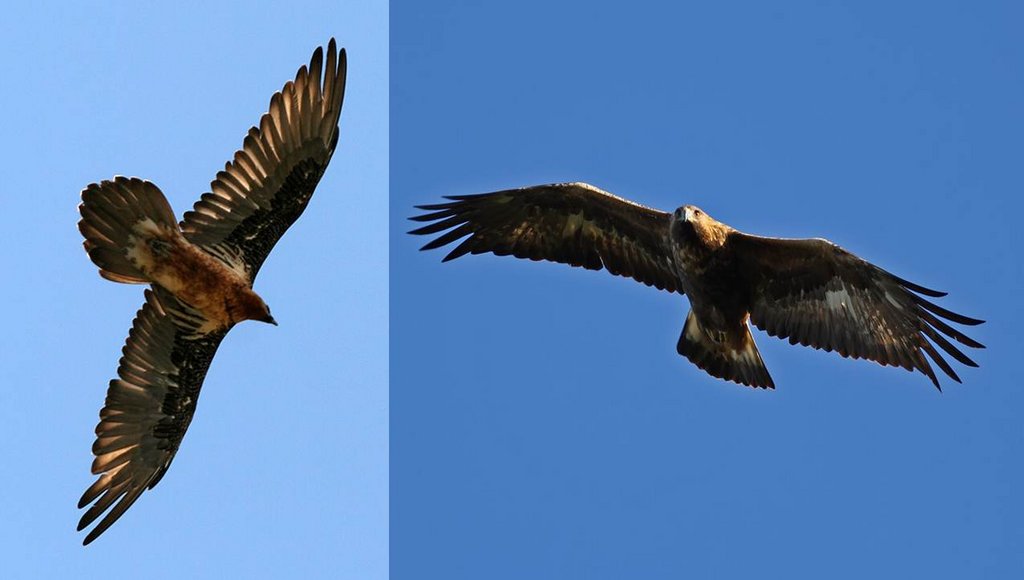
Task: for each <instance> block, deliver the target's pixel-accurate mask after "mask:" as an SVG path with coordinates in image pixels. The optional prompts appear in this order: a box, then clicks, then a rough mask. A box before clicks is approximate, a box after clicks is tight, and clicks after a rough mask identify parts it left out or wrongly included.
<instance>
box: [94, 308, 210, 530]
mask: <svg viewBox="0 0 1024 580" xmlns="http://www.w3.org/2000/svg"><path fill="white" fill-rule="evenodd" d="M203 322H204V320H203V317H202V315H201V314H199V313H198V312H197V311H195V310H193V309H192V308H190V307H188V306H186V305H184V304H182V303H181V302H179V301H178V300H177V299H176V298H174V297H173V296H172V295H171V294H170V293H168V292H167V291H165V290H162V289H159V288H158V289H156V290H146V303H145V304H144V305H143V306H142V309H141V310H139V313H138V315H137V316H136V318H135V322H134V323H133V324H132V329H131V331H130V332H129V334H128V340H127V341H126V343H125V346H124V349H123V350H122V352H123V353H124V356H123V357H122V358H121V362H120V365H119V366H118V368H117V375H118V378H117V379H114V380H112V381H110V387H109V389H108V390H107V400H106V403H105V404H104V406H103V409H102V410H101V411H100V422H99V424H98V425H97V426H96V442H95V443H94V444H93V446H92V451H93V454H94V455H95V456H96V458H95V460H94V461H93V464H92V472H93V473H94V474H97V475H99V478H98V479H97V480H96V482H95V483H93V484H92V486H90V487H89V489H87V490H86V491H85V493H84V494H83V495H82V499H81V500H80V501H79V502H78V507H79V508H84V507H85V506H87V505H89V504H90V503H92V504H93V505H92V506H91V507H90V508H89V510H88V511H86V512H85V514H84V515H83V516H82V519H81V521H79V523H78V529H79V531H81V530H83V529H85V528H86V527H87V526H89V525H91V524H92V523H93V522H94V521H96V519H97V518H99V517H100V516H101V515H103V514H104V512H106V516H104V517H103V519H102V520H100V523H99V524H98V525H97V526H96V527H95V528H93V529H92V530H91V531H90V532H89V534H88V535H87V536H86V537H85V542H84V543H85V544H89V543H90V542H92V541H93V540H95V539H96V538H97V537H98V536H99V535H100V534H102V533H103V532H104V531H105V530H106V529H107V528H109V527H110V526H111V524H113V523H114V522H116V521H117V520H118V518H120V517H121V516H122V515H123V514H124V512H125V511H126V510H127V509H128V508H129V507H131V506H132V504H133V503H135V500H137V499H139V496H140V495H142V492H144V491H146V490H147V489H152V488H153V486H155V485H156V484H157V483H158V482H159V481H160V478H161V477H163V475H164V473H165V472H166V471H167V468H168V467H169V466H170V465H171V461H172V460H173V459H174V454H175V453H177V451H178V446H179V445H180V444H181V439H182V437H184V436H185V430H187V429H188V426H189V423H191V422H192V415H193V414H194V413H195V409H196V401H197V400H198V398H199V389H200V387H202V385H203V379H204V378H205V377H206V371H207V369H209V367H210V361H211V360H213V355H214V353H216V352H217V347H218V346H219V345H220V342H221V340H222V339H223V338H224V335H225V334H227V331H223V330H222V331H218V332H216V333H212V334H199V333H198V329H199V327H200V326H201V325H202V324H203ZM94 502H95V503H94ZM107 510H110V511H109V512H108V511H107Z"/></svg>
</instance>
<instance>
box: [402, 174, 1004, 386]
mask: <svg viewBox="0 0 1024 580" xmlns="http://www.w3.org/2000/svg"><path fill="white" fill-rule="evenodd" d="M446 199H448V200H449V201H448V202H446V203H439V204H433V205H421V206H417V208H418V209H422V210H426V211H427V212H428V213H424V214H421V215H417V216H415V217H412V218H410V219H412V220H414V221H418V222H429V223H427V225H424V226H422V227H420V228H418V229H415V230H413V231H411V232H409V233H411V234H416V235H432V234H440V235H439V236H437V237H436V238H434V239H433V240H431V241H430V242H429V243H427V244H426V245H425V246H423V248H422V249H423V250H431V249H435V248H439V247H441V246H445V245H447V244H450V243H452V242H455V241H456V240H459V239H461V238H463V237H465V239H464V240H462V242H461V243H460V244H458V245H457V246H456V247H455V249H454V250H452V251H451V252H450V253H449V254H448V255H447V256H446V257H445V258H444V261H445V262H447V261H449V260H453V259H455V258H458V257H459V256H462V255H465V254H469V253H471V254H482V253H485V252H491V253H493V254H496V255H498V256H506V255H512V256H515V257H517V258H527V259H530V260H550V261H552V262H560V263H563V264H569V265H571V266H582V267H583V268H586V269H588V270H601V269H602V268H604V269H607V270H608V271H609V272H610V273H612V274H615V275H618V276H625V277H630V278H633V279H634V280H636V281H637V282H642V283H643V284H646V285H648V286H654V287H655V288H657V289H659V290H666V291H668V292H677V293H679V294H686V296H687V297H688V298H689V301H690V312H689V313H688V314H687V316H686V322H685V323H684V324H683V329H682V332H681V334H680V336H679V341H678V343H677V344H676V350H677V351H678V353H679V354H681V355H682V356H684V357H686V358H687V359H689V360H690V362H692V363H693V364H695V365H697V366H698V367H699V368H701V369H703V370H704V371H706V372H707V373H708V374H710V375H712V376H714V377H718V378H721V379H725V380H728V381H733V382H736V383H740V384H743V385H748V386H751V387H763V388H768V389H771V388H774V387H775V383H774V381H772V378H771V376H770V375H769V374H768V369H767V368H765V365H764V361H763V360H762V359H761V354H760V352H758V350H757V345H756V344H755V343H754V337H753V336H752V335H751V332H750V323H753V325H754V326H756V327H757V328H759V329H761V330H764V331H766V332H767V333H768V334H769V335H771V336H777V337H779V338H788V339H789V342H790V344H797V343H800V344H802V345H804V346H810V347H813V348H817V349H824V350H825V351H833V350H834V351H836V352H838V353H839V354H840V355H842V356H843V357H852V358H855V359H857V358H862V359H867V360H872V361H875V362H877V363H881V364H882V365H892V366H898V367H903V368H905V369H907V370H910V371H913V370H918V371H920V372H921V373H923V374H924V375H925V376H927V377H928V378H929V379H931V381H932V383H933V384H934V385H935V387H936V388H940V389H941V387H939V381H938V379H937V378H936V376H935V372H934V371H933V370H932V367H931V364H930V363H929V362H928V358H930V359H931V360H932V361H934V362H935V364H937V365H938V366H939V368H940V369H942V371H943V372H944V373H946V375H948V376H949V377H950V378H952V379H953V380H955V381H957V382H960V377H958V376H957V374H956V372H954V371H953V368H952V367H951V366H950V365H949V363H948V362H947V361H946V360H945V359H944V358H943V356H942V353H940V352H939V351H938V350H937V349H936V348H935V347H936V346H938V347H939V349H941V350H942V351H944V352H945V353H946V354H948V355H949V356H951V357H953V358H954V359H956V360H957V361H959V362H961V363H962V364H965V365H967V366H972V367H976V366H978V365H977V363H975V362H974V361H973V360H971V359H970V358H969V357H967V355H965V354H964V353H963V352H962V351H961V350H960V349H959V348H957V347H956V346H955V345H953V344H952V343H951V342H950V341H949V340H947V339H946V336H948V337H950V338H952V339H954V340H956V341H957V342H959V343H960V344H963V345H966V346H969V347H972V348H984V346H983V345H982V344H981V343H979V342H977V341H975V340H973V339H971V338H969V337H967V336H966V335H964V334H963V333H962V332H960V331H959V330H957V329H955V328H953V327H951V326H950V325H949V324H947V323H946V322H945V321H944V320H943V319H945V320H948V321H952V322H956V323H958V324H964V325H968V326H973V325H977V324H981V323H982V322H983V321H981V320H978V319H975V318H968V317H966V316H963V315H960V314H956V313H954V312H950V311H949V310H946V309H945V308H942V307H941V306H938V305H936V304H934V303H932V302H930V301H928V300H926V299H925V298H923V297H922V296H928V297H930V298H939V297H941V296H945V293H943V292H938V291H936V290H931V289H928V288H925V287H924V286H919V285H917V284H914V283H912V282H908V281H907V280H904V279H902V278H899V277H897V276H894V275H893V274H890V273H889V272H886V271H885V270H883V269H881V268H879V267H878V266H875V265H873V264H871V263H869V262H867V261H865V260H863V259H861V258H858V257H857V256H855V255H854V254H852V253H850V252H848V251H846V250H844V249H843V248H841V247H839V246H837V245H836V244H833V243H832V242H829V241H828V240H824V239H820V238H815V239H785V238H770V237H762V236H755V235H750V234H746V233H743V232H741V231H738V230H736V229H734V228H731V227H729V226H728V225H726V224H724V223H722V222H719V221H716V220H715V219H714V218H712V217H711V216H709V215H708V214H707V213H705V212H704V211H702V210H701V209H700V208H697V207H695V206H692V205H684V206H682V207H680V208H678V209H676V210H675V211H674V212H673V213H666V212H663V211H659V210H656V209H651V208H649V207H644V206H642V205H639V204H637V203H633V202H631V201H627V200H625V199H622V198H620V197H616V196H615V195H612V194H610V193H608V192H606V191H602V190H600V189H598V188H596V187H594V186H592V185H588V184H586V183H561V184H552V185H539V186H534V187H526V188H522V189H511V190H505V191H497V192H494V193H485V194H476V195H457V196H449V197H447V198H446ZM943 335H945V336H943ZM929 340H930V341H931V342H929ZM925 354H927V355H928V358H926V357H925V356H924V355H925Z"/></svg>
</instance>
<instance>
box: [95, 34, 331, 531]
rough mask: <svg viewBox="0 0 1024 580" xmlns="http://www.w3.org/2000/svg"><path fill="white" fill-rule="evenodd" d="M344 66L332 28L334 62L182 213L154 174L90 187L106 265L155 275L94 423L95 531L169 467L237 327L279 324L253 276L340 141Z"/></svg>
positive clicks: (100, 256)
mask: <svg viewBox="0 0 1024 580" xmlns="http://www.w3.org/2000/svg"><path fill="white" fill-rule="evenodd" d="M346 66H347V65H346V56H345V50H344V49H341V51H340V52H339V51H338V49H337V46H336V43H335V41H334V39H331V41H330V42H329V43H328V46H327V51H326V62H325V54H324V50H323V49H322V48H317V49H316V51H315V52H314V53H313V57H312V59H311V60H310V62H309V66H308V68H307V67H306V66H305V65H303V66H302V67H301V68H299V70H298V73H296V75H295V80H294V81H289V82H287V83H286V84H285V85H284V88H283V89H281V91H280V92H278V93H275V94H274V96H273V97H272V98H271V100H270V107H269V111H268V112H267V113H266V114H264V115H263V117H262V118H261V119H260V123H259V126H258V127H253V128H251V129H249V133H248V134H247V135H246V137H245V140H244V142H243V145H242V148H241V149H240V150H239V151H238V152H237V153H235V156H234V159H233V160H232V161H230V162H228V163H227V165H226V166H225V168H224V170H223V171H221V172H219V173H218V174H217V176H216V179H215V180H214V181H213V183H212V184H211V191H210V192H209V193H204V194H203V195H202V196H201V198H200V199H199V201H198V202H196V204H195V207H194V208H193V209H192V211H189V212H186V213H185V217H184V219H183V220H182V221H181V223H180V224H179V223H177V221H176V220H175V217H174V212H173V211H172V210H171V207H170V205H169V204H168V203H167V200H166V199H165V198H164V195H163V193H161V191H160V190H159V189H158V188H157V187H156V186H155V185H153V184H152V183H150V182H148V181H143V180H141V179H138V178H126V177H115V178H114V179H112V180H109V181H103V182H100V183H94V184H92V185H89V186H88V187H86V188H85V189H84V190H83V191H82V204H81V206H80V207H79V211H80V213H81V215H82V220H81V221H80V222H79V224H78V227H79V230H80V231H81V232H82V235H83V236H84V237H85V242H84V245H85V250H86V252H88V254H89V258H90V259H91V260H92V261H93V262H94V263H95V264H96V265H97V266H98V267H99V269H100V275H101V276H103V277H104V278H107V279H108V280H112V281H115V282H123V283H138V284H150V285H151V286H150V288H148V289H147V290H146V292H145V298H146V302H145V304H143V306H142V309H141V310H139V313H138V315H137V316H136V318H135V322H134V323H133V325H132V329H131V331H130V332H129V335H128V339H127V341H126V342H125V346H124V349H123V350H122V352H123V354H124V356H123V357H122V358H121V361H120V364H119V366H118V369H117V374H118V378H117V379H114V380H112V381H111V382H110V387H109V389H108V390H107V399H106V404H105V405H104V406H103V409H102V410H101V411H100V422H99V424H98V425H97V426H96V442H95V443H94V444H93V449H92V450H93V454H94V455H95V456H96V457H95V460H94V461H93V464H92V472H93V473H94V474H97V475H99V478H98V479H97V480H96V482H95V483H93V485H92V486H90V487H89V489H87V490H86V491H85V493H84V494H83V495H82V499H81V500H80V501H79V503H78V507H79V508H84V507H86V506H88V505H89V504H92V506H91V507H89V509H88V510H87V511H86V512H85V514H84V515H83V516H82V519H81V521H80V522H79V524H78V529H79V530H82V529H84V528H86V527H87V526H89V525H90V524H92V523H93V522H94V521H96V520H97V519H98V518H100V516H101V515H103V514H104V513H106V515H105V516H104V517H103V519H101V520H100V522H99V524H98V525H96V527H94V528H93V529H92V530H91V531H90V532H89V534H88V535H87V536H86V537H85V541H84V543H85V544H89V543H90V542H92V541H93V540H95V539H96V538H97V537H98V536H99V535H100V534H102V533H103V532H104V531H105V530H106V529H107V528H109V527H110V526H111V524H113V523H114V522H115V521H117V519H118V518H120V517H121V515H123V514H124V512H125V511H126V510H127V509H128V508H129V507H131V505H132V504H133V503H134V502H135V501H136V500H137V499H138V498H139V496H140V495H142V493H143V492H144V491H145V490H147V489H152V488H153V486H155V485H156V484H157V483H158V482H159V481H160V479H161V478H162V477H163V476H164V474H165V473H166V472H167V468H168V467H169V466H170V464H171V461H172V460H173V459H174V455H175V453H177V451H178V446H179V445H180V444H181V440H182V437H184V435H185V431H186V430H187V429H188V426H189V423H191V422H192V417H193V415H194V413H195V408H196V401H197V400H198V398H199V390H200V388H201V387H202V384H203V379H204V378H205V377H206V371H207V369H209V367H210V362H211V361H212V360H213V356H214V354H215V353H216V351H217V347H218V346H219V345H220V342H221V340H223V339H224V336H225V335H226V334H227V333H228V331H229V330H231V328H232V327H233V326H234V325H235V324H237V323H239V322H242V321H243V320H259V321H263V322H268V323H271V324H276V322H275V321H274V318H273V317H272V316H271V315H270V309H269V308H268V307H267V305H266V304H265V303H264V302H263V299H262V298H260V297H259V295H257V294H256V293H255V292H254V291H253V290H252V285H253V282H254V281H255V279H256V275H257V273H258V272H259V270H260V267H261V266H262V264H263V262H264V260H266V258H267V255H268V254H269V253H270V251H271V250H272V249H273V247H274V245H275V244H276V243H277V241H278V240H279V239H280V238H281V236H282V235H283V234H284V232H285V231H286V230H287V229H288V227H289V226H291V225H292V223H294V222H295V220H296V219H298V217H299V216H300V215H301V214H302V212H303V211H304V210H305V209H306V205H307V204H308V203H309V200H310V197H312V195H313V191H314V189H315V188H316V185H317V183H319V181H320V177H321V176H322V175H323V173H324V170H325V169H326V168H327V164H328V162H329V161H330V159H331V156H332V154H333V153H334V149H335V147H336V145H337V143H338V135H339V130H338V121H339V119H340V115H341V107H342V102H343V99H344V95H345V76H346ZM108 510H109V511H108Z"/></svg>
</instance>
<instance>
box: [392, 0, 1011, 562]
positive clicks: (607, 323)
mask: <svg viewBox="0 0 1024 580" xmlns="http://www.w3.org/2000/svg"><path fill="white" fill-rule="evenodd" d="M711 4H712V3H691V2H687V3H685V4H683V5H681V6H680V7H677V8H668V6H669V3H665V2H639V1H637V2H628V3H607V2H552V1H550V0H544V1H533V0H524V1H522V2H513V3H481V2H468V1H464V2H457V1H445V0H441V1H436V2H413V1H411V0H395V1H393V2H392V9H391V15H392V19H391V26H392V28H391V38H392V45H391V57H392V69H391V70H392V82H391V95H392V100H391V102H392V124H391V126H392V128H393V133H392V140H391V154H392V158H391V167H392V168H393V174H392V180H391V185H392V190H391V266H392V270H391V282H392V293H391V320H392V331H391V360H392V362H393V364H392V370H391V394H392V399H391V409H392V421H391V425H392V447H391V451H392V455H391V458H392V474H393V476H392V488H391V489H392V495H391V502H392V503H391V505H392V513H393V514H394V517H393V521H392V527H391V539H392V554H394V560H393V563H392V564H393V566H392V571H393V574H394V577H395V578H402V579H405V578H446V579H454V578H473V579H476V578H591V579H592V578H873V577H880V578H1024V500H1022V496H1021V490H1022V489H1024V470H1022V465H1024V422H1022V419H1021V414H1022V410H1024V385H1022V384H1021V378H1020V372H1019V365H1020V362H1021V354H1020V353H1021V347H1022V341H1021V340H1020V338H1019V337H1018V332H1019V327H1018V325H1019V324H1020V321H1021V316H1022V314H1024V313H1022V310H1021V306H1020V296H1021V290H1022V284H1021V280H1022V273H1024V272H1022V265H1021V262H1022V260H1021V257H1020V249H1021V242H1020V237H1019V234H1018V233H1017V231H1016V230H1017V229H1018V224H1019V215H1020V213H1021V210H1022V209H1024V207H1022V202H1021V193H1022V185H1024V179H1022V174H1021V169H1020V167H1021V159H1022V153H1024V143H1022V138H1021V135H1024V112H1022V111H1024V109H1022V107H1021V105H1022V103H1024V82H1022V81H1024V76H1022V75H1024V73H1022V70H1024V69H1022V67H1021V63H1022V62H1024V42H1022V41H1021V35H1020V23H1021V22H1024V12H1022V10H1021V4H1020V3H1016V2H990V3H972V2H957V3H950V2H927V3H925V2H918V3H907V2H903V3H891V2H884V3H882V2H875V3H865V2H824V3H823V2H787V3H784V5H783V4H782V3H764V2H716V3H713V6H712V5H711ZM769 4H774V6H770V5H769ZM572 180H585V181H588V182H590V183H593V184H595V185H598V186H600V187H602V188H605V189H608V190H611V191H613V192H616V193H618V194H620V195H622V196H625V197H628V198H631V199H635V200H637V201H639V202H642V203H645V204H648V205H652V206H654V207H658V208H662V209H666V210H671V209H674V208H675V207H677V206H679V205H682V204H684V203H695V204H697V205H699V206H701V207H703V208H704V209H705V210H707V211H708V212H709V213H710V214H711V215H713V216H715V217H717V218H719V219H721V220H723V221H725V222H727V223H729V224H731V225H733V226H735V227H737V228H740V229H743V230H746V231H750V232H754V233H763V234H771V235H780V236H796V237H809V236H825V237H828V238H830V239H831V240H833V241H835V242H837V243H839V244H841V245H843V246H845V247H847V248H848V249H850V250H852V251H854V252H856V253H858V254H859V255H861V256H863V257H864V258H866V259H869V260H872V261H874V262H876V263H878V264H879V265H881V266H883V267H885V268H887V269H890V270H891V271H893V272H895V273H897V274H899V275H901V276H904V277H906V278H908V279H910V280H913V281H916V282H919V283H921V284H924V285H927V286H933V287H937V288H939V289H943V290H947V291H949V292H950V296H949V297H948V299H944V300H942V301H941V303H942V305H943V306H946V307H948V308H951V309H953V310H955V311H958V312H963V313H965V314H968V315H973V316H979V317H981V318H985V319H987V320H989V322H988V323H987V324H985V325H983V326H981V327H979V328H977V329H974V330H973V331H972V332H971V334H972V336H975V337H977V338H978V339H979V340H981V341H982V342H984V343H986V344H987V345H988V346H989V348H988V349H987V350H985V351H974V352H971V353H970V354H971V355H972V356H975V357H976V358H977V360H978V361H979V362H980V363H981V368H980V369H977V370H976V369H969V368H964V367H962V366H961V367H957V370H958V371H959V372H961V376H962V377H963V378H964V379H965V384H964V385H958V384H955V383H953V382H951V381H948V380H947V381H945V382H944V387H945V392H944V393H942V394H940V393H938V392H936V390H935V389H934V388H933V387H932V386H931V384H930V382H929V381H928V380H927V379H926V378H925V377H923V376H922V375H920V374H914V375H912V374H910V373H908V372H905V371H902V370H898V369H893V368H882V367H880V366H877V365H873V364H869V363H865V362H863V361H851V360H844V359H842V358H840V357H839V356H837V355H835V354H826V353H824V352H818V351H814V350H811V349H807V348H800V347H793V346H789V345H788V343H786V342H784V341H780V340H777V339H774V338H771V337H768V336H767V335H765V334H764V333H760V332H757V333H755V334H756V339H757V340H758V343H759V345H760V348H761V352H762V354H763V355H764V358H765V360H766V362H767V365H768V368H769V369H770V371H771V373H772V376H773V377H774V379H775V381H776V383H777V385H778V387H779V388H778V390H777V391H775V392H766V391H755V390H752V389H748V388H743V387H739V386H736V385H733V384H728V383H724V382H721V381H718V380H715V379H712V378H710V377H708V376H707V375H706V374H704V373H702V372H700V371H699V370H697V369H696V368H695V367H694V366H693V365H691V364H690V363H689V362H687V361H686V360H684V359H682V358H681V357H679V356H677V355H676V353H675V348H674V346H675V342H676V339H677V337H678V335H679V330H680V328H681V326H682V322H683V319H684V316H685V314H686V311H687V309H688V305H687V303H686V300H685V299H683V298H680V297H678V296H674V295H669V294H665V293H658V292H656V291H654V290H652V289H650V288H647V287H644V286H642V285H640V284H637V283H634V282H632V281H629V280H626V279H621V278H613V277H612V276H609V275H608V274H607V273H604V272H587V271H582V270H574V269H570V268H568V267H566V266H562V265H556V264H549V263H544V264H538V263H530V262H525V261H518V260H514V259H511V258H497V257H493V256H489V255H488V256H467V257H464V258H461V259H459V260H457V261H455V262H453V263H448V264H443V265H442V264H441V263H440V259H441V258H442V257H443V255H444V254H443V253H442V252H439V251H435V252H431V253H419V252H417V251H416V250H417V248H418V247H419V246H420V245H422V244H423V243H424V242H425V241H426V240H425V239H422V238H413V237H411V236H407V235H405V234H404V233H403V232H405V231H407V230H409V229H411V227H412V226H413V224H412V223H411V222H408V221H406V220H405V218H406V217H407V216H409V215H411V214H412V213H414V210H413V209H412V205H413V204H416V203H432V202H436V201H438V200H439V198H440V196H441V195H444V194H464V193H475V192H485V191H492V190H497V189H503V188H509V187H517V186H525V185H532V184H539V183H546V182H556V181H572Z"/></svg>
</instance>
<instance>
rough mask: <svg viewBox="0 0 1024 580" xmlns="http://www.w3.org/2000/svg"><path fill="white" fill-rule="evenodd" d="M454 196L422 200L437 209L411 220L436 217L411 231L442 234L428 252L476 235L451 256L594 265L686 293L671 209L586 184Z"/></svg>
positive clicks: (426, 208) (428, 247)
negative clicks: (672, 239) (677, 265)
mask: <svg viewBox="0 0 1024 580" xmlns="http://www.w3.org/2000/svg"><path fill="white" fill-rule="evenodd" d="M448 199H449V200H451V201H450V202H448V203H439V204H433V205H421V206H417V207H418V208H419V209H424V210H427V211H428V212H429V213H425V214H422V215H418V216H415V217H413V218H410V219H412V220H414V221H419V222H432V223H428V224H427V225H425V226H423V227H420V228H417V229H415V230H413V231H411V232H409V233H410V234H416V235H429V234H441V235H439V236H438V237H437V238H435V239H434V240H432V241H430V242H429V243H427V245H425V246H423V248H422V249H424V250H430V249H433V248H439V247H441V246H444V245H446V244H450V243H452V242H454V241H455V240H458V239H460V238H462V237H465V236H469V237H467V238H466V239H465V240H463V241H462V242H461V243H460V244H459V245H458V246H456V247H455V249H454V250H452V251H451V252H450V253H449V254H448V255H447V256H445V258H444V261H446V262H447V261H448V260H452V259H454V258H457V257H459V256H462V255H463V254H467V253H472V254H481V253H484V252H492V253H494V254H496V255H498V256H507V255H512V256H515V257H517V258H527V259H530V260H550V261H552V262H560V263H562V264H569V265H571V266H582V267H584V268H586V269H588V270H601V269H602V268H606V269H607V270H608V271H609V272H610V273H612V274H615V275H616V276H626V277H629V278H633V279H634V280H636V281H637V282H642V283H644V284H646V285H648V286H654V287H655V288H658V289H660V290H668V291H669V292H679V293H680V294H681V293H682V288H680V287H679V283H678V280H677V278H676V274H675V271H674V270H673V268H672V265H671V264H672V262H671V255H672V251H671V249H670V248H668V247H667V243H666V237H667V234H668V225H669V222H670V220H671V216H670V215H669V214H667V213H665V212H662V211H658V210H656V209H651V208H649V207H645V206H642V205H640V204H638V203H633V202H631V201H627V200H625V199H622V198H620V197H617V196H615V195H612V194H610V193H608V192H607V191H602V190H600V189H598V188H596V187H594V186H592V185H588V184H586V183H556V184H552V185H538V186H534V187H524V188H522V189H509V190H505V191H496V192H494V193H484V194H477V195H453V196H450V197H448ZM446 230H447V231H446ZM442 232H443V233H442Z"/></svg>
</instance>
